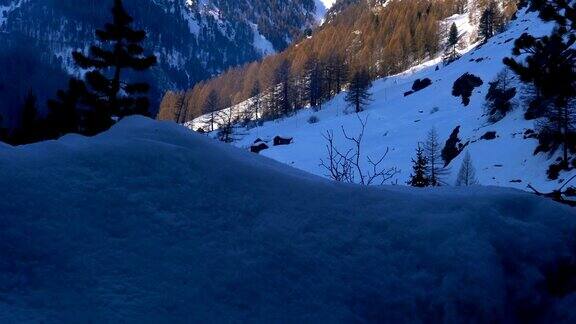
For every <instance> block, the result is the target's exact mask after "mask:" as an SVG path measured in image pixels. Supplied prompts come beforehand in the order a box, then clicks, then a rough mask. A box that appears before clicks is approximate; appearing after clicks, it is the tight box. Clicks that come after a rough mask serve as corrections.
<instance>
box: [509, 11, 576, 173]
mask: <svg viewBox="0 0 576 324" xmlns="http://www.w3.org/2000/svg"><path fill="white" fill-rule="evenodd" d="M531 7H532V8H533V9H537V10H539V11H540V17H541V18H542V19H544V20H546V21H554V22H556V24H557V26H556V28H555V29H554V30H553V31H552V34H551V35H549V36H544V37H539V38H537V37H534V36H532V35H529V34H527V33H525V34H523V35H522V36H520V38H518V39H517V40H516V42H515V46H514V49H513V52H512V54H513V55H514V56H519V55H527V57H526V59H525V60H524V61H517V60H516V59H515V58H505V59H504V63H505V64H506V65H507V66H509V67H510V69H511V70H512V71H514V72H515V73H516V74H517V75H518V76H519V77H520V80H522V81H523V82H526V83H530V84H532V85H533V86H534V88H535V89H536V91H537V93H538V95H539V96H541V97H543V98H544V101H549V102H551V103H552V104H551V105H550V107H548V108H547V110H548V112H547V113H545V114H544V116H546V117H548V123H549V124H550V125H548V126H547V127H544V128H545V129H546V130H547V132H549V130H553V131H552V134H550V136H540V139H541V142H542V140H543V139H545V140H547V141H548V140H551V141H553V142H560V143H561V144H562V146H563V161H562V163H563V167H564V168H566V167H568V153H569V150H570V147H571V146H572V143H571V142H572V140H571V137H572V136H571V133H572V132H573V131H572V128H573V125H572V124H573V123H574V119H575V118H574V117H575V116H574V114H573V112H572V109H571V105H570V100H571V99H572V98H574V96H576V69H574V66H576V49H575V48H574V44H576V34H575V33H574V27H575V26H576V9H575V8H574V6H573V4H572V5H571V4H570V3H569V1H565V0H552V1H546V2H544V1H541V0H533V1H532V3H531ZM541 135H542V134H541ZM541 144H542V143H541Z"/></svg>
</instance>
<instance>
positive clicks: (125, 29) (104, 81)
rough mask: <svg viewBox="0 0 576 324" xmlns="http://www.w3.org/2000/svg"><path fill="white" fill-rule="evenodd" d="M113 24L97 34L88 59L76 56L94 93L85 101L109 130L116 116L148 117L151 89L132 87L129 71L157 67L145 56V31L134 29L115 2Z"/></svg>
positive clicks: (144, 85) (140, 84) (142, 85)
mask: <svg viewBox="0 0 576 324" xmlns="http://www.w3.org/2000/svg"><path fill="white" fill-rule="evenodd" d="M112 16H113V20H112V22H111V23H107V24H106V25H105V27H104V29H103V30H97V31H96V38H97V39H98V45H93V46H91V47H90V53H89V55H84V54H83V53H81V52H74V53H73V54H72V55H73V58H74V61H75V62H76V64H77V65H78V66H79V67H81V68H83V69H86V70H89V72H88V73H86V76H85V79H86V83H87V84H88V86H89V87H88V90H89V91H90V92H91V96H89V97H88V98H87V99H89V100H86V104H87V106H88V107H90V108H91V109H92V110H93V112H92V114H94V115H100V116H102V121H104V122H106V124H103V125H94V126H96V127H98V128H102V129H106V128H107V127H109V126H110V125H111V124H112V121H111V118H112V117H113V116H117V117H124V116H128V115H132V114H144V115H147V114H148V107H149V104H150V103H149V100H148V98H147V96H146V93H147V92H148V91H149V88H150V86H149V85H148V84H147V83H145V82H134V83H129V82H128V81H126V80H125V79H124V78H125V75H123V72H124V73H125V72H126V71H128V70H133V71H145V70H147V69H149V68H150V67H152V66H153V65H155V64H156V57H155V56H154V55H150V56H145V55H144V48H143V47H142V45H141V44H142V42H143V41H144V39H145V38H146V32H145V31H143V30H134V29H132V26H131V25H132V23H133V19H132V17H130V15H129V14H128V13H127V12H126V10H125V8H124V6H123V4H122V0H115V1H114V6H113V8H112Z"/></svg>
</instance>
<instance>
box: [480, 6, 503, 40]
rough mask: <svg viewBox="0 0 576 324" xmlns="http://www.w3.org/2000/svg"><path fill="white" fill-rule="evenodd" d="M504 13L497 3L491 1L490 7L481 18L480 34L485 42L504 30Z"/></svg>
mask: <svg viewBox="0 0 576 324" xmlns="http://www.w3.org/2000/svg"><path fill="white" fill-rule="evenodd" d="M502 25H503V22H502V13H501V12H500V8H499V7H498V4H497V3H496V1H493V0H492V1H490V2H489V3H488V7H486V9H484V11H483V12H482V16H481V17H480V26H479V33H480V37H481V38H482V40H483V41H484V42H487V41H488V39H490V38H492V37H493V36H494V35H495V34H496V33H498V32H499V31H500V30H501V28H502Z"/></svg>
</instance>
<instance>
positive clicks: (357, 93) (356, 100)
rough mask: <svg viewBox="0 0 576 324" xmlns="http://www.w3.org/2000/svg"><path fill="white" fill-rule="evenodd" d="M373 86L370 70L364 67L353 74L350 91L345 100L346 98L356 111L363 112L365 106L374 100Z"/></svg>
mask: <svg viewBox="0 0 576 324" xmlns="http://www.w3.org/2000/svg"><path fill="white" fill-rule="evenodd" d="M371 86H372V81H371V80H370V75H369V74H368V71H366V70H364V69H362V70H358V71H356V72H355V73H354V74H353V75H352V78H351V79H350V85H349V88H348V93H347V94H346V98H345V99H344V100H346V102H347V103H348V105H349V106H351V107H354V109H355V111H356V113H359V112H361V111H362V110H363V108H364V106H366V105H367V104H368V103H369V102H370V101H372V94H371V93H370V87H371Z"/></svg>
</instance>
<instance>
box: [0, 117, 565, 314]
mask: <svg viewBox="0 0 576 324" xmlns="http://www.w3.org/2000/svg"><path fill="white" fill-rule="evenodd" d="M0 197H2V198H1V199H0V321H1V322H3V323H7V322H8V323H9V322H24V321H33V322H48V323H50V322H85V321H93V322H313V321H322V322H343V321H346V322H352V321H378V322H430V321H434V322H438V321H444V322H470V321H472V322H493V321H496V322H503V321H504V322H514V321H521V320H523V319H530V320H549V321H560V322H561V321H565V322H567V321H570V320H574V318H573V317H574V313H573V310H574V309H575V308H576V293H574V292H571V293H570V292H567V293H566V292H565V293H563V294H561V295H558V294H553V293H551V292H550V289H548V288H547V287H548V286H549V284H548V285H547V283H548V282H549V280H548V281H547V279H549V278H550V275H551V274H553V273H554V269H555V267H556V266H557V265H558V264H559V261H560V260H569V259H570V258H574V252H576V251H574V249H573V244H574V238H575V237H574V235H575V234H576V218H575V215H574V212H573V210H571V209H569V208H568V207H564V206H561V205H559V204H556V203H554V202H552V201H548V200H545V199H541V198H538V197H535V196H533V195H530V194H528V193H525V192H520V191H516V190H513V189H500V188H495V187H494V188H483V187H475V188H472V189H467V190H464V189H455V188H442V189H433V190H416V189H410V188H406V187H392V186H388V187H375V188H364V187H359V186H352V185H342V184H338V183H334V182H330V181H328V180H326V179H323V178H320V177H316V176H312V175H309V174H306V173H304V172H303V171H299V170H296V169H292V168H290V167H287V166H285V165H283V164H280V163H278V162H275V161H272V160H269V159H267V158H264V157H261V156H258V155H254V154H250V153H248V152H244V151H242V150H240V149H237V148H234V147H232V146H228V145H224V144H219V143H216V142H215V141H213V140H210V139H208V138H206V137H202V136H200V135H197V134H193V133H192V132H190V131H189V130H187V129H185V128H183V127H180V126H176V125H174V124H170V123H160V122H154V121H151V120H148V119H144V118H140V117H134V118H127V119H125V120H123V121H122V122H120V123H119V124H118V125H117V126H115V127H114V128H113V129H111V130H110V131H109V132H107V133H105V134H101V135H99V136H97V137H94V138H84V137H79V136H67V137H65V138H63V139H61V140H59V141H51V142H44V143H40V144H35V145H29V146H24V147H18V148H12V147H8V146H0ZM569 316H572V318H569Z"/></svg>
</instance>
